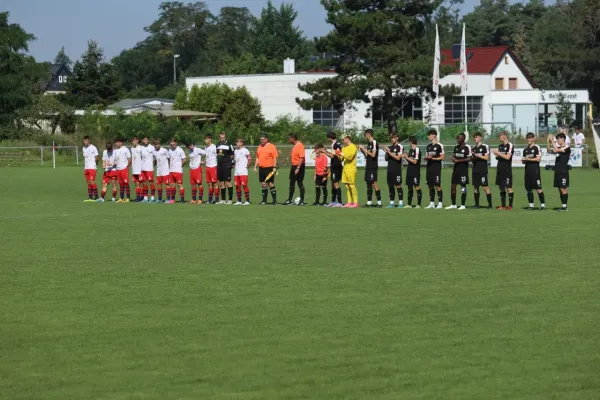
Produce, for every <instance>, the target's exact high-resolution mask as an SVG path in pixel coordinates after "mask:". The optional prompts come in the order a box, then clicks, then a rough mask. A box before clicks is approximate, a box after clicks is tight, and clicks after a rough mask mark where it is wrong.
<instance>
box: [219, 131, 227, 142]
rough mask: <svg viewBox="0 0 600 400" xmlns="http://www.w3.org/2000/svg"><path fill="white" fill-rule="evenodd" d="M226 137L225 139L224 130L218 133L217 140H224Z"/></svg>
mask: <svg viewBox="0 0 600 400" xmlns="http://www.w3.org/2000/svg"><path fill="white" fill-rule="evenodd" d="M226 139H227V138H226V135H225V132H221V133H219V140H220V141H221V142H224V141H225V140H226Z"/></svg>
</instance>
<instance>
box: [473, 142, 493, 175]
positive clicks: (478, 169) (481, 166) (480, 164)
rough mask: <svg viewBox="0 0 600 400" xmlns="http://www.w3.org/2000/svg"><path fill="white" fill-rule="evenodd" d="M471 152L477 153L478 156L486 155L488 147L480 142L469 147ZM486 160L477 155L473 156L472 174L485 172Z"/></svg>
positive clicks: (486, 169) (488, 151)
mask: <svg viewBox="0 0 600 400" xmlns="http://www.w3.org/2000/svg"><path fill="white" fill-rule="evenodd" d="M471 153H472V154H478V155H480V156H486V155H489V154H490V148H489V146H488V145H487V144H483V143H480V144H479V145H477V146H473V147H472V148H471ZM487 172H488V162H487V160H482V159H481V158H478V157H473V173H474V174H487Z"/></svg>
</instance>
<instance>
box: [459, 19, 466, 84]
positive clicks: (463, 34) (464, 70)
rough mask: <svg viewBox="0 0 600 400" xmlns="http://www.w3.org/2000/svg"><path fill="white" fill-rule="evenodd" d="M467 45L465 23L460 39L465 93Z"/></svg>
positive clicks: (461, 70) (461, 72)
mask: <svg viewBox="0 0 600 400" xmlns="http://www.w3.org/2000/svg"><path fill="white" fill-rule="evenodd" d="M466 47H467V45H466V42H465V24H463V31H462V39H461V41H460V79H461V84H462V85H461V89H462V93H463V95H465V96H466V95H467V48H466Z"/></svg>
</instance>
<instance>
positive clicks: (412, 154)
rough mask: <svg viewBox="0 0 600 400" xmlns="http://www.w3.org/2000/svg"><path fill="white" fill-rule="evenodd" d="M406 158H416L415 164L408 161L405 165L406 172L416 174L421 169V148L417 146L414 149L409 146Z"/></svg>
mask: <svg viewBox="0 0 600 400" xmlns="http://www.w3.org/2000/svg"><path fill="white" fill-rule="evenodd" d="M407 156H408V158H412V159H413V160H417V163H416V164H413V163H410V162H409V163H408V167H406V171H407V174H412V175H418V174H419V172H420V171H421V150H420V149H419V148H418V147H415V148H414V149H413V148H411V149H410V150H409V151H408V155H407Z"/></svg>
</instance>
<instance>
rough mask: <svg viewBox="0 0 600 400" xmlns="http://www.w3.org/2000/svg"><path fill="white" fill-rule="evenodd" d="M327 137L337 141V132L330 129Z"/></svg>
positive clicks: (331, 140)
mask: <svg viewBox="0 0 600 400" xmlns="http://www.w3.org/2000/svg"><path fill="white" fill-rule="evenodd" d="M327 139H329V141H330V142H335V140H336V139H337V137H336V136H335V132H334V131H329V132H328V133H327Z"/></svg>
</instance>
